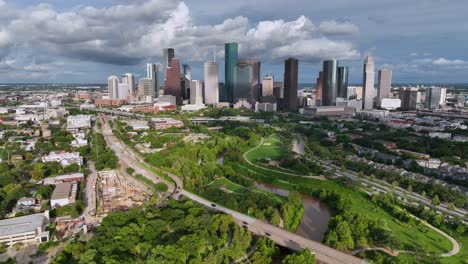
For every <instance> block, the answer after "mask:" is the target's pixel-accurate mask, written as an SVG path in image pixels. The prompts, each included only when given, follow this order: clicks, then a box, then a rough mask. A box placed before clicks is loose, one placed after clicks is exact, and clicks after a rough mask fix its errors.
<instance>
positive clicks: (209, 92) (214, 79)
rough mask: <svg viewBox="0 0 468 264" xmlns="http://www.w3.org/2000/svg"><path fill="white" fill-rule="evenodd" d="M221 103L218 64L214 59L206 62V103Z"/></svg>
mask: <svg viewBox="0 0 468 264" xmlns="http://www.w3.org/2000/svg"><path fill="white" fill-rule="evenodd" d="M218 103H219V88H218V64H217V63H216V62H214V61H208V62H206V63H205V104H210V105H216V104H218Z"/></svg>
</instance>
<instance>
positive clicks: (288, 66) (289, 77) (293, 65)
mask: <svg viewBox="0 0 468 264" xmlns="http://www.w3.org/2000/svg"><path fill="white" fill-rule="evenodd" d="M298 71H299V61H298V60H297V59H294V58H289V59H287V60H286V61H285V62H284V109H285V110H289V111H297V109H298V105H297V86H298Z"/></svg>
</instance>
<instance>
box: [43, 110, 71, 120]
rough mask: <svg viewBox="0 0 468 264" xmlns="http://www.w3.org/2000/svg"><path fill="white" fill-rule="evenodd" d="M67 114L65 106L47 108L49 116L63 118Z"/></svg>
mask: <svg viewBox="0 0 468 264" xmlns="http://www.w3.org/2000/svg"><path fill="white" fill-rule="evenodd" d="M66 114H67V109H65V108H64V107H60V108H49V109H47V116H48V117H49V118H56V119H57V118H63V117H64V116H65V115H66Z"/></svg>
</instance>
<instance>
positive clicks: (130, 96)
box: [119, 73, 136, 101]
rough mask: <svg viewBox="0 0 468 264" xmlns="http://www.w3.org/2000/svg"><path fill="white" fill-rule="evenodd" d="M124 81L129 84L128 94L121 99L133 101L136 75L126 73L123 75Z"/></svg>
mask: <svg viewBox="0 0 468 264" xmlns="http://www.w3.org/2000/svg"><path fill="white" fill-rule="evenodd" d="M122 83H123V84H125V85H126V86H127V89H128V91H127V96H126V97H125V98H120V97H119V99H128V100H130V101H133V97H134V95H135V93H136V91H135V77H133V75H132V74H131V73H125V74H123V75H122Z"/></svg>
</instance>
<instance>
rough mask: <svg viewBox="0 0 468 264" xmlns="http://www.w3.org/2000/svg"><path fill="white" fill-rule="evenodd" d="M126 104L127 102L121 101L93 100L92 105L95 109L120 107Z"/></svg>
mask: <svg viewBox="0 0 468 264" xmlns="http://www.w3.org/2000/svg"><path fill="white" fill-rule="evenodd" d="M126 103H127V100H122V99H95V100H94V104H95V105H96V106H97V107H108V106H121V105H124V104H126Z"/></svg>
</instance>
